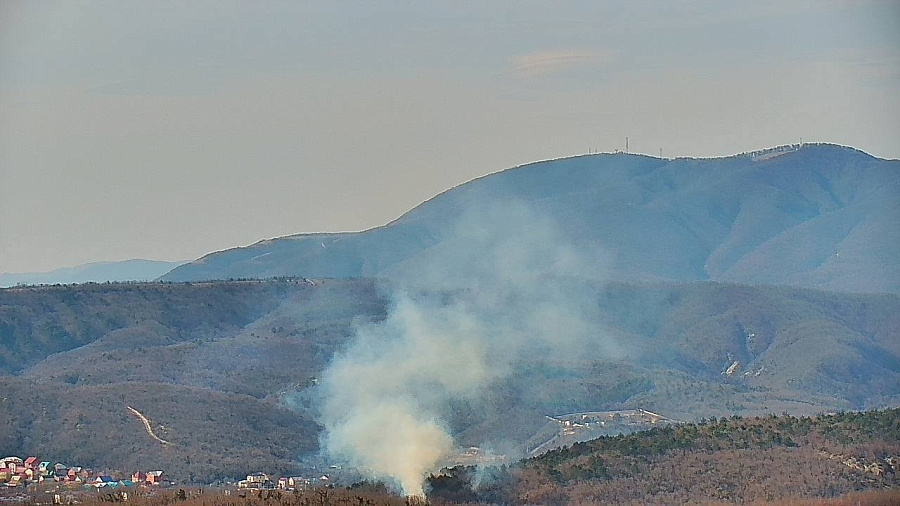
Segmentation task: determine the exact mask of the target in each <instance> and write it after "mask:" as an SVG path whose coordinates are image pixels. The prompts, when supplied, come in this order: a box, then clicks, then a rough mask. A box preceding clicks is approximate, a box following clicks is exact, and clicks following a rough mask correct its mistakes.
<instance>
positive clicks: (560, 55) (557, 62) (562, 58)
mask: <svg viewBox="0 0 900 506" xmlns="http://www.w3.org/2000/svg"><path fill="white" fill-rule="evenodd" d="M614 57H615V54H614V53H613V52H611V51H581V50H565V51H535V52H533V53H526V54H520V55H518V56H516V57H515V58H513V70H514V72H515V74H516V75H518V76H521V77H533V76H542V75H548V74H557V73H560V72H566V71H569V70H572V69H575V68H579V67H586V66H592V65H599V64H603V63H609V62H611V61H613V59H614Z"/></svg>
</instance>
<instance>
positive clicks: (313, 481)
mask: <svg viewBox="0 0 900 506" xmlns="http://www.w3.org/2000/svg"><path fill="white" fill-rule="evenodd" d="M329 483H330V479H329V478H328V476H325V475H322V476H320V477H318V478H305V477H302V476H283V477H281V478H278V479H277V480H274V481H273V480H272V479H271V478H270V477H269V475H267V474H266V473H253V474H248V475H247V479H246V480H241V481H239V482H237V488H238V489H246V490H285V491H294V490H309V489H311V488H315V487H317V486H319V485H328V484H329Z"/></svg>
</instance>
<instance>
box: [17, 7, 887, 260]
mask: <svg viewBox="0 0 900 506" xmlns="http://www.w3.org/2000/svg"><path fill="white" fill-rule="evenodd" d="M484 4H487V5H484ZM626 136H628V137H629V139H630V147H631V150H632V151H635V152H642V153H647V154H651V155H658V154H659V150H660V148H662V150H663V155H664V156H716V155H728V154H733V153H736V152H741V151H747V150H752V149H757V148H762V147H769V146H774V145H778V144H786V143H791V142H797V141H798V140H799V139H800V137H801V136H802V137H803V140H804V141H826V142H835V143H840V144H847V145H852V146H855V147H858V148H860V149H863V150H864V151H867V152H869V153H871V154H873V155H876V156H880V157H885V158H898V157H900V2H897V1H895V0H890V1H863V0H859V1H853V0H834V1H829V0H816V1H799V0H798V1H793V0H775V1H768V0H766V1H754V2H721V1H718V0H689V1H682V2H663V1H659V2H655V1H645V0H644V1H631V2H612V1H590V0H588V1H571V2H563V1H554V2H533V1H523V0H514V1H513V0H510V1H493V2H483V1H478V2H465V1H458V0H455V1H453V2H449V1H447V2H411V1H410V2H391V1H384V0H381V1H378V2H371V3H369V2H366V3H364V2H357V1H354V2H338V1H322V2H306V1H289V2H256V1H241V2H236V1H235V2H230V1H222V0H216V1H208V2H207V1H177V2H164V1H157V0H154V1H134V2H131V1H124V0H110V1H85V2H77V1H46V2H45V1H39V0H28V1H21V2H19V1H11V0H0V272H4V271H6V272H21V271H35V270H49V269H53V268H56V267H61V266H68V265H75V264H79V263H84V262H89V261H97V260H121V259H126V258H153V259H160V260H176V259H188V258H196V257H198V256H201V255H203V254H205V253H207V252H210V251H214V250H218V249H223V248H228V247H233V246H239V245H245V244H249V243H252V242H255V241H257V240H259V239H263V238H269V237H276V236H280V235H287V234H291V233H298V232H315V231H343V230H360V229H365V228H369V227H373V226H377V225H380V224H383V223H385V222H387V221H389V220H391V219H393V218H396V217H397V216H399V215H400V214H402V213H403V212H405V211H407V210H408V209H410V208H411V207H413V206H415V205H416V204H418V203H420V202H421V201H423V200H426V199H428V198H430V197H432V196H433V195H435V194H436V193H439V192H440V191H443V190H445V189H447V188H449V187H451V186H454V185H457V184H459V183H462V182H465V181H467V180H469V179H472V178H474V177H477V176H480V175H483V174H486V173H489V172H494V171H497V170H500V169H503V168H506V167H510V166H514V165H518V164H521V163H525V162H529V161H534V160H539V159H547V158H554V157H559V156H567V155H573V154H579V153H586V152H588V150H597V149H599V150H602V151H613V150H615V149H619V148H624V143H625V137H626Z"/></svg>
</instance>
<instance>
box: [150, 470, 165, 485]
mask: <svg viewBox="0 0 900 506" xmlns="http://www.w3.org/2000/svg"><path fill="white" fill-rule="evenodd" d="M162 475H163V472H162V471H147V485H159V484H160V483H161V482H162Z"/></svg>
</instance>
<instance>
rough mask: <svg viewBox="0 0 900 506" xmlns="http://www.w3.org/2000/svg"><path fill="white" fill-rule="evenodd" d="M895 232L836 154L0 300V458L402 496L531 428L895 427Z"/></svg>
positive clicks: (767, 161) (889, 182) (516, 191)
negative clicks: (872, 417) (342, 480)
mask: <svg viewBox="0 0 900 506" xmlns="http://www.w3.org/2000/svg"><path fill="white" fill-rule="evenodd" d="M898 211H900V162H898V161H887V160H879V159H876V158H873V157H871V156H868V155H866V154H865V153H861V152H859V151H856V150H854V149H851V148H844V147H840V146H833V145H807V146H803V147H800V148H799V149H797V148H791V149H781V150H768V151H765V152H761V153H755V154H753V155H741V156H734V157H729V158H723V159H710V160H694V159H677V160H665V159H658V158H652V157H648V156H642V155H626V154H606V155H591V156H582V157H576V158H569V159H562V160H554V161H549V162H539V163H534V164H530V165H526V166H522V167H518V168H515V169H510V170H506V171H503V172H501V173H497V174H493V175H491V176H486V177H483V178H480V179H478V180H475V181H472V182H470V183H467V184H464V185H461V186H459V187H457V188H454V189H452V190H449V191H447V192H445V193H443V194H441V195H438V196H437V197H435V198H433V199H431V200H429V201H427V202H425V203H423V204H422V205H420V206H418V207H417V208H415V209H413V210H412V211H410V212H409V213H407V214H405V215H403V216H402V217H401V218H399V219H398V220H396V221H394V222H392V223H390V224H388V225H386V226H384V227H380V228H377V229H373V230H370V231H367V232H360V233H347V234H305V235H298V236H290V237H285V238H280V239H274V240H270V241H263V242H260V243H257V244H255V245H252V246H249V247H246V248H236V249H233V250H227V251H223V252H218V253H213V254H210V255H207V256H206V257H204V258H202V259H200V260H197V261H195V262H191V263H189V264H186V265H183V266H180V267H178V268H176V269H174V270H172V271H171V272H169V273H168V274H166V275H165V276H163V280H164V282H155V283H144V284H123V285H120V284H110V285H105V284H103V285H96V284H87V285H75V286H72V285H69V286H46V287H17V288H8V289H4V290H0V387H2V391H3V394H2V395H0V426H2V427H6V428H8V429H9V430H8V431H6V432H0V448H5V449H7V451H8V452H9V453H40V454H41V455H46V457H47V458H52V459H60V460H69V461H73V462H78V463H80V464H84V465H92V466H109V467H115V466H126V467H128V466H131V467H134V468H138V467H146V466H151V467H161V468H165V469H166V470H167V471H168V472H170V473H171V475H172V476H173V477H176V478H177V479H181V480H185V481H201V482H208V481H210V480H213V479H218V478H225V477H232V478H233V477H237V476H239V475H240V474H242V473H246V472H250V471H252V470H263V471H268V472H284V473H288V472H296V471H297V469H298V467H299V465H300V464H299V462H300V459H301V458H305V457H309V456H311V455H315V454H316V453H318V452H319V451H322V450H327V451H328V452H329V455H328V459H330V461H331V462H334V461H338V462H343V463H347V464H350V465H354V466H359V467H360V468H364V469H367V470H368V472H369V473H370V475H371V476H375V477H378V478H385V479H389V480H390V479H396V480H397V481H398V482H399V483H401V484H402V487H403V490H404V491H406V492H407V493H410V494H418V493H420V492H421V490H422V489H421V487H422V486H423V482H424V478H425V476H426V475H427V473H428V472H430V471H432V470H434V469H435V468H436V467H437V466H438V465H440V463H441V459H443V458H446V457H447V454H448V453H453V452H454V451H456V450H457V449H460V448H466V447H468V446H481V447H483V448H489V449H491V450H493V451H496V452H498V453H505V454H507V455H509V456H519V455H524V454H527V453H528V452H529V451H531V450H533V449H534V448H535V447H536V446H540V444H541V443H542V442H543V440H542V437H543V432H542V431H545V429H546V424H547V419H546V418H545V417H546V416H548V415H560V414H566V413H573V412H584V411H603V410H618V409H637V408H643V409H649V410H651V411H654V412H657V413H660V414H662V415H663V416H666V417H669V418H672V419H675V420H693V419H698V418H701V417H707V416H717V417H718V416H728V415H732V414H742V415H749V414H762V413H771V412H777V413H780V412H782V411H788V412H790V413H794V414H814V413H819V412H823V411H835V410H847V409H868V408H876V407H886V406H897V405H898V404H900V335H898V329H900V320H898V318H900V294H898V292H900V280H898V267H900V259H898V255H897V253H896V251H897V248H896V246H897V244H898V239H900V227H898V220H897V219H896V218H897V216H900V212H898ZM275 276H296V277H289V278H279V279H267V280H243V281H216V280H221V279H227V278H256V277H259V278H266V277H275ZM178 281H186V282H184V283H181V282H178ZM773 285H780V286H773ZM787 285H793V286H787ZM127 406H134V407H135V408H137V409H139V410H140V411H141V412H142V413H144V414H145V415H146V416H147V417H148V418H149V419H150V420H151V423H152V424H153V426H154V428H155V429H156V430H157V431H158V432H159V433H160V434H162V435H163V437H164V438H165V439H166V440H167V441H171V442H172V443H173V444H172V445H171V446H160V444H159V443H158V442H157V441H154V440H152V439H150V438H148V437H147V435H146V433H145V431H144V427H143V426H142V424H141V423H140V422H138V421H137V420H135V419H134V417H132V416H131V415H129V413H128V411H127V410H126V407H127ZM376 408H377V409H376ZM96 434H120V435H122V438H121V439H120V438H97V437H92V436H94V435H96ZM248 434H252V437H248V436H247V435H248ZM385 434H387V435H390V438H387V437H386V436H385ZM335 435H337V436H335ZM417 435H422V436H423V439H418V440H417V439H416V437H418V436H417ZM428 438H431V441H437V442H439V443H440V444H441V445H442V446H441V447H442V448H443V450H444V451H443V452H438V453H433V454H429V455H425V456H424V457H423V456H422V455H421V454H420V453H421V452H418V450H419V449H432V450H433V449H434V448H435V445H433V444H431V443H429V442H428V441H429V439H428ZM320 442H322V443H324V445H323V446H322V447H320V446H319V444H320ZM397 448H403V449H404V451H405V452H407V453H404V454H403V455H402V457H397V455H398V453H397ZM440 453H442V454H440ZM385 456H387V457H385ZM384 462H387V463H388V464H391V465H394V464H396V463H397V462H400V463H402V464H404V465H403V466H402V467H403V468H402V469H398V468H396V467H391V466H388V467H379V466H381V464H382V463H384ZM406 464H409V465H406ZM248 467H249V468H248Z"/></svg>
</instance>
